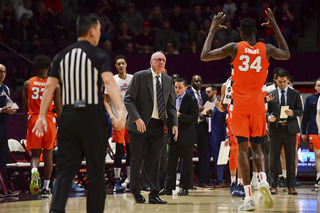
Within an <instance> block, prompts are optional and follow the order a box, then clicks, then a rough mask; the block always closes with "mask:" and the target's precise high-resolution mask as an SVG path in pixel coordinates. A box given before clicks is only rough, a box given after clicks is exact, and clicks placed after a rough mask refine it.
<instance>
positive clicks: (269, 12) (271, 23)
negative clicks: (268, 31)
mask: <svg viewBox="0 0 320 213" xmlns="http://www.w3.org/2000/svg"><path fill="white" fill-rule="evenodd" d="M264 12H265V13H266V15H267V17H268V21H267V22H265V23H262V24H261V26H263V27H270V28H272V29H274V28H275V27H276V26H278V25H277V21H276V18H275V17H274V15H273V12H272V10H271V9H270V8H268V9H267V10H265V11H264Z"/></svg>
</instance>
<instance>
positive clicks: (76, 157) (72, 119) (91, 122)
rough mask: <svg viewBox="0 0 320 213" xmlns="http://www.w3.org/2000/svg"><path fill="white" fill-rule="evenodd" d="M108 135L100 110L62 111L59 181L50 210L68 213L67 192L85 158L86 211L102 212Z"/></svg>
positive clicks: (59, 144) (103, 115) (93, 108)
mask: <svg viewBox="0 0 320 213" xmlns="http://www.w3.org/2000/svg"><path fill="white" fill-rule="evenodd" d="M108 135H109V129H108V122H107V118H106V116H105V114H104V112H103V111H102V109H100V107H98V106H89V107H87V108H86V109H84V110H75V109H73V107H66V106H65V107H64V108H63V111H62V114H61V119H60V125H59V130H58V159H57V179H56V184H55V187H54V193H53V198H52V203H51V210H50V211H58V212H65V206H66V202H67V198H68V195H69V190H68V189H70V187H71V185H72V181H73V178H74V176H75V174H76V173H77V172H78V170H79V168H80V165H81V160H82V158H83V157H85V160H86V168H87V175H88V179H89V183H88V193H87V212H94V213H97V212H103V210H104V203H105V199H106V190H105V180H104V174H105V156H106V150H107V142H108Z"/></svg>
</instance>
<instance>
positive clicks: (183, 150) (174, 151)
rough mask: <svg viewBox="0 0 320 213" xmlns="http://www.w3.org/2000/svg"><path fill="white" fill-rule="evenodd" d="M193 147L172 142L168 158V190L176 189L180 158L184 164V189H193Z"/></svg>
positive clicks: (182, 177) (182, 179) (182, 178)
mask: <svg viewBox="0 0 320 213" xmlns="http://www.w3.org/2000/svg"><path fill="white" fill-rule="evenodd" d="M192 153H193V145H189V146H183V145H181V143H179V142H176V141H172V142H171V143H170V145H169V158H168V180H167V185H166V189H167V190H175V189H176V174H177V165H178V160H179V158H180V159H181V160H182V161H183V163H182V174H181V183H182V185H183V188H184V189H192V188H193V164H192Z"/></svg>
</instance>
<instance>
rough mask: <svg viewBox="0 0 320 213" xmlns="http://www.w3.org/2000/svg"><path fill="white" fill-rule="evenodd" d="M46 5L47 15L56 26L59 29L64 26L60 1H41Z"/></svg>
mask: <svg viewBox="0 0 320 213" xmlns="http://www.w3.org/2000/svg"><path fill="white" fill-rule="evenodd" d="M41 1H43V2H44V3H45V4H46V7H47V8H48V13H50V14H51V16H52V17H53V19H54V20H55V21H56V23H57V24H58V26H59V27H60V28H61V27H63V26H64V24H65V20H64V18H65V17H64V11H63V10H62V2H61V0H41Z"/></svg>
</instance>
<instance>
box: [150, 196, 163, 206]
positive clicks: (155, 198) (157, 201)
mask: <svg viewBox="0 0 320 213" xmlns="http://www.w3.org/2000/svg"><path fill="white" fill-rule="evenodd" d="M149 204H167V201H164V200H162V199H161V198H160V197H159V196H151V195H150V194H149Z"/></svg>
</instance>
